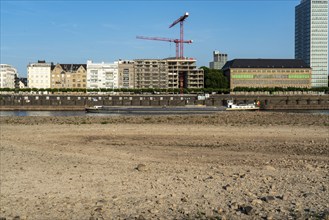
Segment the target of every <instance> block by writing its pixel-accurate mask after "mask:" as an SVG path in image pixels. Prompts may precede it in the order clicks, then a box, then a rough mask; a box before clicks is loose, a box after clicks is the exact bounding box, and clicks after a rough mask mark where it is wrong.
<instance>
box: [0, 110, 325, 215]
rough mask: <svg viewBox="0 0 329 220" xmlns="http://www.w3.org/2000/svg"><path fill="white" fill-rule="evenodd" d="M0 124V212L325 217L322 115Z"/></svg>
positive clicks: (21, 119) (70, 119) (239, 114)
mask: <svg viewBox="0 0 329 220" xmlns="http://www.w3.org/2000/svg"><path fill="white" fill-rule="evenodd" d="M0 122H1V145H0V150H1V155H0V156H1V157H0V159H1V161H0V163H1V164H0V165H1V167H0V175H1V176H0V177H1V179H0V181H1V185H0V187H1V194H0V196H1V197H0V219H1V218H2V219H36V220H38V219H40V220H43V219H86V220H93V219H307V218H308V219H329V144H328V143H329V116H328V115H311V114H289V113H267V112H234V113H231V112H230V113H220V114H214V115H203V116H197V115H195V116H139V117H132V116H131V117H1V118H0Z"/></svg>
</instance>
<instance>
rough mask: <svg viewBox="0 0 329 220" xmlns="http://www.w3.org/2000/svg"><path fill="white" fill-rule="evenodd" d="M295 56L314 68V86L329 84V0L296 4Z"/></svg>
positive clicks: (313, 0)
mask: <svg viewBox="0 0 329 220" xmlns="http://www.w3.org/2000/svg"><path fill="white" fill-rule="evenodd" d="M295 58H296V59H302V60H304V61H305V62H306V63H307V64H308V65H310V67H311V68H312V87H327V86H328V74H329V72H328V0H301V3H300V4H299V5H297V6H296V9H295Z"/></svg>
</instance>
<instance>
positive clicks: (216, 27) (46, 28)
mask: <svg viewBox="0 0 329 220" xmlns="http://www.w3.org/2000/svg"><path fill="white" fill-rule="evenodd" d="M299 2H300V1H299V0H285V1H283V0H282V1H279V0H276V1H275V0H273V1H268V0H263V1H261V0H259V1H248V0H245V1H242V0H241V1H237V0H231V1H221V0H212V1H198V0H190V1H188V0H181V1H178V0H176V1H175V0H168V1H139V0H137V1H124V0H122V1H105V0H103V1H87V0H84V1H78V0H72V1H49V0H48V1H42V0H38V1H24V0H20V1H15V0H1V63H7V64H11V65H13V66H15V67H16V68H17V69H18V72H19V75H20V76H21V77H25V76H26V66H27V65H28V63H30V62H36V61H37V60H46V61H47V62H54V63H86V61H87V60H88V59H91V60H93V61H94V62H101V61H105V62H113V61H115V60H118V59H138V58H166V57H170V56H175V44H174V43H169V42H161V41H149V40H139V39H136V36H137V35H142V36H155V37H167V38H177V39H178V38H179V25H176V26H174V27H173V28H170V29H169V25H170V24H171V23H172V22H173V21H174V20H176V19H177V18H179V17H180V16H182V15H183V14H184V13H185V12H189V15H190V16H189V17H188V18H187V20H186V21H185V23H184V33H185V35H184V36H185V39H187V40H193V43H192V44H189V45H185V47H184V48H185V51H184V52H185V53H184V55H185V56H187V57H193V58H196V59H197V65H198V66H208V63H209V62H210V61H211V60H212V52H213V51H214V50H219V51H221V52H224V53H227V54H228V56H229V59H235V58H294V28H295V25H294V19H295V15H294V10H295V6H296V5H298V4H299Z"/></svg>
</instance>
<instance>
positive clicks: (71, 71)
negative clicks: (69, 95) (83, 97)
mask: <svg viewBox="0 0 329 220" xmlns="http://www.w3.org/2000/svg"><path fill="white" fill-rule="evenodd" d="M51 88H55V89H56V88H70V89H77V88H82V89H85V88H87V65H86V64H56V65H52V66H51Z"/></svg>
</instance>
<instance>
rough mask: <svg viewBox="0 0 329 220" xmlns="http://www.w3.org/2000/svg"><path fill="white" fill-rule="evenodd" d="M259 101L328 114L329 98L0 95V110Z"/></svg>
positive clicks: (273, 106) (263, 104)
mask: <svg viewBox="0 0 329 220" xmlns="http://www.w3.org/2000/svg"><path fill="white" fill-rule="evenodd" d="M232 98H233V99H234V100H235V102H237V103H250V102H255V101H258V100H259V101H260V103H261V108H263V109H323V110H329V95H210V96H209V97H207V98H205V97H200V96H199V97H198V96H197V95H86V94H84V95H31V94H29V95H14V94H2V95H0V110H20V109H21V110H83V109H84V108H85V106H93V105H108V106H185V105H207V106H225V105H226V102H227V100H229V99H232Z"/></svg>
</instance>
